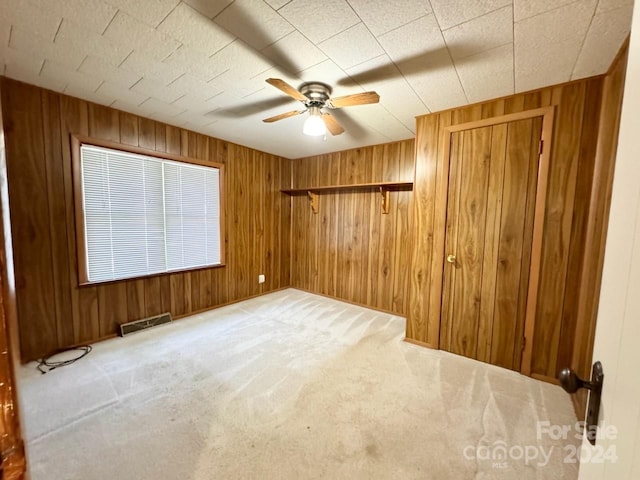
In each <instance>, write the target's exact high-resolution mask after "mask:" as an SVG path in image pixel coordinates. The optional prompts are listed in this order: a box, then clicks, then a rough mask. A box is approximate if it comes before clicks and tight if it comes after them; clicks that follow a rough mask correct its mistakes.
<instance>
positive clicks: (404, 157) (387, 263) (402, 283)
mask: <svg viewBox="0 0 640 480" xmlns="http://www.w3.org/2000/svg"><path fill="white" fill-rule="evenodd" d="M413 159H414V141H413V140H406V141H403V142H394V143H388V144H384V145H376V146H374V147H363V148H357V149H353V150H347V151H343V152H337V153H332V154H326V155H320V156H315V157H309V158H303V159H299V160H293V162H292V173H293V175H292V179H293V184H292V187H293V188H304V187H310V186H322V185H346V184H354V183H373V182H381V181H412V180H413V163H414V162H413ZM411 196H412V195H411V191H392V192H390V209H389V213H388V214H382V208H381V200H382V196H381V195H380V193H379V192H377V191H374V190H371V191H357V192H351V191H339V192H336V191H331V192H328V193H321V194H320V195H319V211H318V213H317V214H314V213H313V212H312V211H311V208H310V206H309V200H308V199H307V198H306V197H305V196H294V197H292V220H291V228H292V244H291V285H292V286H293V287H297V288H301V289H304V290H308V291H311V292H315V293H320V294H324V295H329V296H332V297H335V298H340V299H344V300H348V301H350V302H354V303H358V304H362V305H368V306H371V307H374V308H378V309H381V310H386V311H390V312H395V313H398V314H400V315H404V314H405V313H406V311H407V306H408V299H409V297H408V291H407V288H408V278H409V277H408V273H409V258H408V253H409V251H408V248H407V246H408V244H409V214H410V204H411Z"/></svg>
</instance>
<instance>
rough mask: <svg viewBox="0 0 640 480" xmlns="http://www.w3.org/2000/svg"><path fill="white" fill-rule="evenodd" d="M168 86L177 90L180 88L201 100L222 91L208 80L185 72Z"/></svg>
mask: <svg viewBox="0 0 640 480" xmlns="http://www.w3.org/2000/svg"><path fill="white" fill-rule="evenodd" d="M169 87H171V88H175V89H177V90H182V91H184V92H186V94H192V95H194V96H198V97H200V98H201V99H202V100H207V99H209V98H211V97H215V96H216V95H218V94H220V93H222V90H220V89H219V88H216V87H215V85H213V84H211V83H208V82H203V81H202V80H200V79H199V78H196V77H194V76H192V75H189V74H187V73H185V74H184V75H182V76H181V77H179V78H177V79H176V80H175V81H173V82H171V84H170V85H169Z"/></svg>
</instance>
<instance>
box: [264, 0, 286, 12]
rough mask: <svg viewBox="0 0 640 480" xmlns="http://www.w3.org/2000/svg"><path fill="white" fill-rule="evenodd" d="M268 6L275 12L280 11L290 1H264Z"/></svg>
mask: <svg viewBox="0 0 640 480" xmlns="http://www.w3.org/2000/svg"><path fill="white" fill-rule="evenodd" d="M265 1H266V2H267V3H268V4H269V5H271V7H272V8H275V9H276V10H279V9H281V8H282V7H284V6H285V5H286V4H287V3H289V2H290V1H291V0H265Z"/></svg>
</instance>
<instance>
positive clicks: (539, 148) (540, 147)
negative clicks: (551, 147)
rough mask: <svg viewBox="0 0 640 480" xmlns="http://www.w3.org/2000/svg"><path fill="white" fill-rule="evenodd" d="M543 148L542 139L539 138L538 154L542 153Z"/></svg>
mask: <svg viewBox="0 0 640 480" xmlns="http://www.w3.org/2000/svg"><path fill="white" fill-rule="evenodd" d="M543 150H544V140H540V143H539V144H538V155H542V151H543Z"/></svg>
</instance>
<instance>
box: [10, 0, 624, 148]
mask: <svg viewBox="0 0 640 480" xmlns="http://www.w3.org/2000/svg"><path fill="white" fill-rule="evenodd" d="M632 4H633V0H578V1H567V0H430V1H429V0H385V1H382V0H381V1H373V0H324V1H317V0H235V1H231V0H184V1H179V0H0V68H1V69H2V70H0V73H2V72H3V74H4V75H5V76H7V77H11V78H15V79H18V80H22V81H24V82H27V83H31V84H35V85H39V86H42V87H44V88H48V89H51V90H55V91H58V92H64V93H67V94H69V95H73V96H76V97H80V98H84V99H87V100H90V101H93V102H97V103H100V104H104V105H111V106H112V107H114V108H118V109H121V110H125V111H128V112H133V113H136V114H139V115H143V116H145V117H150V118H153V119H156V120H160V121H163V122H166V123H169V124H172V125H176V126H183V127H185V128H189V129H192V130H195V131H198V132H202V133H205V134H208V135H212V136H215V137H219V138H223V139H226V140H230V141H233V142H237V143H240V144H242V145H247V146H250V147H253V148H257V149H259V150H264V151H266V152H270V153H275V154H278V155H282V156H285V157H288V158H299V157H304V156H309V155H315V154H321V153H326V152H332V151H338V150H344V149H347V148H353V147H357V146H362V145H371V144H377V143H384V142H389V141H395V140H401V139H406V138H410V137H412V136H413V134H414V131H415V127H414V125H415V120H414V117H415V116H416V115H422V114H425V113H428V112H430V111H437V110H442V109H447V108H451V107H456V106H461V105H466V104H469V103H475V102H478V101H481V100H486V99H490V98H495V97H500V96H504V95H509V94H513V93H515V92H522V91H527V90H531V89H534V88H538V87H542V86H546V85H552V84H556V83H561V82H566V81H569V80H573V79H578V78H582V77H587V76H591V75H595V74H599V73H603V72H605V71H606V69H607V68H608V66H609V64H610V62H611V61H612V59H613V57H614V56H615V54H616V52H617V51H618V49H619V47H620V45H621V44H622V42H623V40H624V38H625V37H626V35H627V33H628V31H629V25H630V23H631V11H632ZM269 77H276V78H282V79H284V80H286V81H287V82H289V83H290V84H291V85H293V86H295V87H298V86H299V85H300V84H301V83H303V82H307V81H321V82H324V83H327V84H329V85H331V86H332V87H333V95H334V96H342V95H348V94H351V93H357V92H362V91H365V90H375V91H377V92H378V93H379V94H380V96H381V100H380V103H379V104H377V105H364V106H358V107H349V108H344V109H340V110H334V111H333V112H334V114H335V116H336V118H337V119H338V120H339V121H340V123H341V124H342V125H343V126H344V127H345V129H346V133H344V134H342V135H340V136H337V137H331V136H330V135H327V137H326V139H325V138H322V137H319V138H318V137H316V138H314V137H308V136H305V135H303V134H302V124H303V122H304V119H305V118H306V115H300V116H296V117H292V118H288V119H285V120H282V121H279V122H277V123H272V124H266V123H263V122H262V119H263V118H266V117H269V116H272V115H276V114H279V113H283V112H286V111H290V110H295V109H299V108H301V107H302V105H301V104H300V103H299V102H296V101H295V100H293V99H291V98H289V97H287V96H285V95H283V94H282V93H281V92H280V91H279V90H276V89H275V88H273V87H272V86H270V85H268V84H266V83H265V79H267V78H269Z"/></svg>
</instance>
